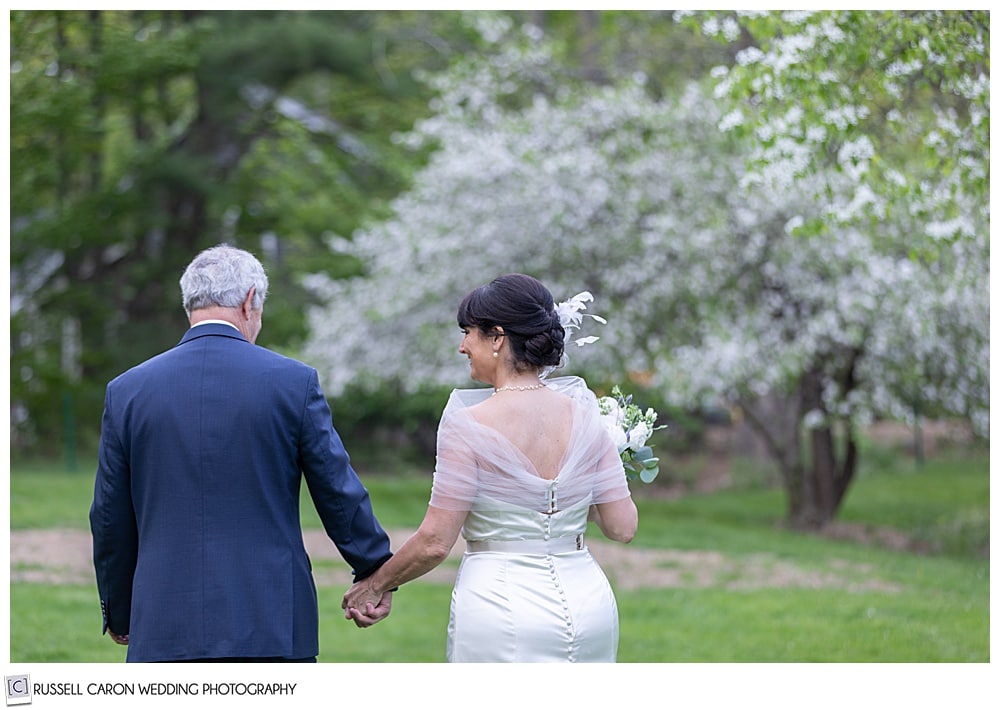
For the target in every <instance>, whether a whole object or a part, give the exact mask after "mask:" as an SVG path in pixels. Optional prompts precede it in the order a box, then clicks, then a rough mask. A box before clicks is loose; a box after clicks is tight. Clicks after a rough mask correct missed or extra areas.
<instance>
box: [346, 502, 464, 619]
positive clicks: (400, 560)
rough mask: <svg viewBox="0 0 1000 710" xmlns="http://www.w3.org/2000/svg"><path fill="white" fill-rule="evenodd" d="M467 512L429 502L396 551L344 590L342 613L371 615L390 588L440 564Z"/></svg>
mask: <svg viewBox="0 0 1000 710" xmlns="http://www.w3.org/2000/svg"><path fill="white" fill-rule="evenodd" d="M466 515H468V512H467V511H464V510H462V511H454V510H444V509H443V508H435V507H434V506H429V507H428V508H427V513H426V514H425V515H424V520H423V522H422V523H420V527H419V528H418V529H417V531H416V532H415V533H413V535H411V536H410V538H409V539H408V540H407V541H406V542H405V543H403V546H402V547H400V548H399V551H398V552H396V554H394V555H393V556H392V557H391V558H389V560H388V561H387V562H386V563H385V564H384V565H382V566H381V567H379V568H378V570H376V572H375V573H374V574H372V575H371V576H369V577H366V578H364V579H362V580H359V581H358V582H356V583H355V584H354V586H352V587H351V588H350V589H349V590H347V593H346V594H345V595H344V599H343V602H341V605H340V608H341V609H344V610H345V612H346V613H345V617H346V618H348V619H351V618H354V616H353V615H352V610H353V611H357V612H360V613H361V614H362V615H366V616H368V615H370V614H371V610H373V609H374V608H376V607H377V606H378V604H379V602H380V600H381V599H382V596H383V595H384V594H386V593H387V592H388V591H389V590H390V589H394V588H395V587H398V586H400V585H402V584H405V583H406V582H409V581H411V580H414V579H416V578H417V577H420V576H422V575H424V574H427V573H428V572H430V571H431V570H432V569H434V568H435V567H437V566H438V565H439V564H441V562H443V561H444V559H445V558H446V557H447V556H448V553H449V552H451V548H452V547H454V545H455V541H456V540H457V539H458V534H459V532H461V530H462V525H463V524H464V523H465V517H466ZM369 604H370V605H371V607H369V606H368V605H369Z"/></svg>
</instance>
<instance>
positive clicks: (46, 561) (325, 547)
mask: <svg viewBox="0 0 1000 710" xmlns="http://www.w3.org/2000/svg"><path fill="white" fill-rule="evenodd" d="M411 534H412V531H410V530H390V531H389V536H390V538H391V539H392V547H393V549H398V547H399V546H400V545H401V544H402V543H403V542H404V541H405V540H406V538H407V537H409V536H410V535H411ZM304 540H305V545H306V549H307V550H308V552H309V556H310V558H311V559H312V561H313V567H314V572H313V573H314V576H315V578H316V582H317V584H318V585H320V586H323V587H337V588H343V589H346V588H347V587H348V586H349V585H350V583H351V573H350V569H349V568H348V566H347V564H346V563H344V562H343V560H342V558H341V557H340V553H338V552H337V549H336V548H335V547H334V546H333V543H332V542H330V540H329V538H327V537H326V535H325V534H324V533H323V532H322V531H317V530H308V531H306V533H305V536H304ZM587 544H588V547H589V548H590V551H591V553H592V554H593V555H594V558H595V559H597V561H598V562H600V564H601V566H602V567H603V568H604V571H605V572H606V574H607V575H608V578H609V579H610V580H611V583H612V585H613V586H614V587H615V588H616V589H622V590H626V589H639V588H642V587H658V588H704V587H721V588H725V589H731V590H746V589H762V588H783V587H800V588H809V589H820V588H824V589H829V588H836V589H843V590H846V591H873V590H874V591H884V592H895V591H899V588H898V587H897V586H896V585H893V584H891V583H888V582H886V581H884V580H881V579H879V578H878V577H877V576H876V573H875V570H874V568H873V567H871V566H869V565H863V564H858V563H853V562H846V561H834V562H833V563H832V564H831V565H830V569H827V570H815V569H808V568H804V567H801V566H798V565H795V564H792V563H789V562H786V561H782V560H780V559H778V558H777V557H775V556H773V555H768V554H756V555H744V556H739V557H732V556H727V555H723V554H721V553H719V552H714V551H708V550H705V551H697V550H696V551H690V550H653V549H646V548H641V547H635V546H633V545H619V544H615V543H611V542H607V541H604V540H600V539H598V540H589V541H588V543H587ZM464 551H465V544H464V542H463V541H462V540H461V539H459V541H458V543H457V544H456V545H455V548H454V549H453V550H452V553H451V557H452V558H453V562H450V563H445V564H442V565H441V566H439V567H438V568H437V569H435V570H432V571H431V572H429V573H428V574H427V575H425V577H424V579H427V580H429V581H436V582H441V583H448V584H450V583H452V582H454V580H455V572H456V570H457V565H456V564H455V563H454V562H455V561H457V559H458V558H459V557H461V555H462V553H463V552H464ZM10 580H11V581H12V582H33V583H39V584H91V583H93V582H94V568H93V557H92V552H91V538H90V534H89V533H88V532H85V531H80V530H14V531H11V533H10Z"/></svg>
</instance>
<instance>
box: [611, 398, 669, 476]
mask: <svg viewBox="0 0 1000 710" xmlns="http://www.w3.org/2000/svg"><path fill="white" fill-rule="evenodd" d="M597 407H598V409H599V411H600V413H601V420H602V421H603V423H604V426H605V428H607V430H608V432H609V433H610V434H611V439H612V440H613V441H614V442H615V445H616V446H617V447H618V454H619V456H621V458H622V463H623V464H624V465H625V474H626V475H627V476H628V478H629V480H635V479H636V478H638V479H639V480H641V481H642V482H643V483H650V482H652V481H653V479H655V478H656V476H657V474H658V473H659V472H660V460H659V459H658V458H656V457H655V456H653V447H652V446H648V445H647V444H646V442H647V441H648V440H649V437H650V435H651V434H652V433H653V432H654V431H656V430H657V429H664V428H666V424H662V425H660V426H656V411H654V410H653V409H652V408H647V409H646V411H643V410H642V409H641V408H640V407H639V405H637V404H635V403H633V402H632V395H628V396H627V397H626V396H624V395H623V394H622V391H621V388H619V387H618V385H615V386H614V387H613V388H612V390H611V396H609V397H601V398H599V399H598V400H597Z"/></svg>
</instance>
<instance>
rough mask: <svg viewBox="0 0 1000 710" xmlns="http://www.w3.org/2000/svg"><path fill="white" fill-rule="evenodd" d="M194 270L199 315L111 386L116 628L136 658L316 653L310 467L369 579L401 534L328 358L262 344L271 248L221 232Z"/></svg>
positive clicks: (109, 532)
mask: <svg viewBox="0 0 1000 710" xmlns="http://www.w3.org/2000/svg"><path fill="white" fill-rule="evenodd" d="M180 283H181V292H182V297H183V304H184V310H185V311H186V313H187V315H188V318H189V321H190V325H191V327H190V329H189V330H188V331H187V332H186V333H185V334H184V337H183V338H182V339H181V341H180V343H179V344H178V345H177V346H175V347H174V348H172V349H171V350H168V351H166V352H164V353H162V354H160V355H157V356H156V357H153V358H152V359H150V360H147V361H146V362H144V363H142V364H140V365H138V366H136V367H134V368H132V369H131V370H129V371H128V372H125V373H124V374H122V375H120V376H119V377H117V378H116V379H114V380H112V382H111V383H110V384H109V385H108V387H107V393H106V397H105V404H104V415H103V419H102V422H101V443H100V451H99V459H98V467H97V477H96V482H95V486H94V500H93V505H92V506H91V509H90V526H91V532H92V533H93V538H94V567H95V570H96V573H97V587H98V592H99V594H100V599H101V609H102V611H103V615H104V630H105V631H107V632H108V633H109V634H110V635H111V637H112V638H113V639H114V640H115V641H116V642H118V643H120V644H127V645H128V654H127V660H128V661H130V662H133V661H227V662H231V661H307V662H308V661H315V660H316V656H317V654H318V653H319V630H318V628H319V614H318V609H317V599H316V586H315V582H314V580H313V577H312V568H311V565H310V562H309V558H308V556H307V555H306V550H305V547H304V545H303V542H302V530H301V527H300V519H299V489H300V485H301V481H302V478H303V476H304V478H305V481H306V484H307V485H308V488H309V493H310V494H311V497H312V501H313V503H314V505H315V506H316V510H317V511H318V513H319V517H320V518H321V520H322V522H323V526H324V528H325V529H326V533H327V535H329V537H330V539H331V540H332V541H333V543H334V544H335V545H336V546H337V549H338V550H339V551H340V553H341V555H342V556H343V558H344V559H345V560H346V561H347V563H348V564H350V565H351V567H353V570H354V578H355V580H359V579H363V578H365V577H367V576H368V575H370V574H372V573H374V572H375V570H376V569H378V568H379V567H380V566H381V565H382V564H383V563H384V562H385V561H386V560H387V559H389V557H391V555H392V553H391V552H390V550H389V538H388V537H387V535H386V533H385V532H384V531H383V530H382V527H381V526H380V525H379V523H378V521H377V520H376V518H375V516H374V514H373V513H372V508H371V503H370V501H369V497H368V491H367V490H366V489H365V488H364V486H363V485H362V483H361V481H360V480H359V479H358V476H357V474H356V473H355V472H354V470H353V468H352V467H351V465H350V462H349V460H348V456H347V452H346V451H345V450H344V447H343V444H342V443H341V440H340V437H339V436H338V435H337V432H336V431H335V430H334V428H333V425H332V422H331V417H330V410H329V407H328V406H327V403H326V400H325V399H324V398H323V393H322V391H321V390H320V386H319V381H318V378H317V374H316V371H315V370H314V369H312V368H311V367H308V366H306V365H304V364H302V363H300V362H297V361H295V360H291V359H288V358H286V357H283V356H281V355H278V354H276V353H274V352H271V351H270V350H266V349H264V348H261V347H257V346H256V345H254V342H255V341H256V339H257V335H258V334H259V333H260V329H261V316H262V312H263V307H264V299H265V297H266V295H267V276H266V275H265V274H264V269H263V267H262V266H261V264H260V262H259V261H258V260H257V259H256V258H255V257H254V256H253V255H251V254H249V253H247V252H245V251H242V250H239V249H235V248H232V247H229V246H217V247H214V248H211V249H208V250H206V251H204V252H202V253H201V254H199V255H198V256H197V257H196V258H195V259H194V261H192V262H191V264H190V265H189V266H188V267H187V270H186V271H185V272H184V275H183V276H182V277H181V282H180ZM390 606H391V593H387V594H386V595H385V597H383V599H382V602H381V604H380V605H379V610H378V613H377V618H374V619H373V620H372V621H371V623H374V622H375V621H378V620H379V619H381V618H384V617H385V616H387V615H388V614H389V610H390ZM359 625H362V624H360V623H359ZM365 625H369V624H365Z"/></svg>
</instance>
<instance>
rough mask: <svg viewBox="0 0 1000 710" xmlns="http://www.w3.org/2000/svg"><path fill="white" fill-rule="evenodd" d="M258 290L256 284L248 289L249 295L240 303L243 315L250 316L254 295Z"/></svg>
mask: <svg viewBox="0 0 1000 710" xmlns="http://www.w3.org/2000/svg"><path fill="white" fill-rule="evenodd" d="M256 292H257V287H256V286H251V287H250V290H249V291H247V297H246V298H244V299H243V303H242V304H240V309H241V310H242V311H243V315H244V316H246V317H247V318H249V317H250V311H252V310H253V296H254V294H255V293H256Z"/></svg>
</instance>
